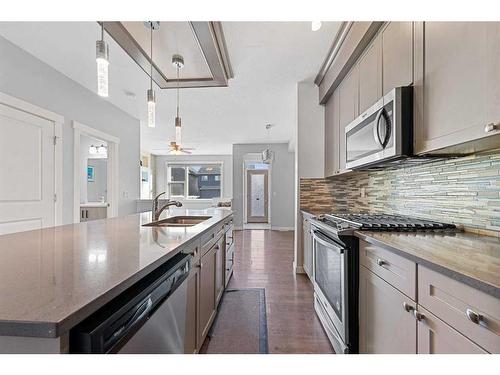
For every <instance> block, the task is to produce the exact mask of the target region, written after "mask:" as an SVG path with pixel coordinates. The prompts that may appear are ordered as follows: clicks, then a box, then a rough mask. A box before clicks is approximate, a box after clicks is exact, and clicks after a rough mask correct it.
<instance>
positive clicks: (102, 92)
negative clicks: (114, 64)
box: [96, 40, 109, 97]
mask: <svg viewBox="0 0 500 375" xmlns="http://www.w3.org/2000/svg"><path fill="white" fill-rule="evenodd" d="M96 62H97V94H98V95H99V96H102V97H108V95H109V93H108V66H109V48H108V44H107V43H106V42H105V41H104V40H98V41H97V42H96Z"/></svg>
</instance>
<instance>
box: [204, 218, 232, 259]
mask: <svg viewBox="0 0 500 375" xmlns="http://www.w3.org/2000/svg"><path fill="white" fill-rule="evenodd" d="M225 227H226V226H225V224H222V223H221V224H217V226H216V227H215V228H213V229H211V230H210V231H208V232H207V233H205V234H204V235H202V236H201V240H200V242H201V253H202V255H203V254H205V253H206V252H207V251H208V250H210V249H211V248H212V246H213V245H214V243H215V242H216V241H217V240H218V239H219V237H220V236H221V235H222V234H223V233H224V229H225Z"/></svg>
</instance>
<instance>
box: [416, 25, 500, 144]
mask: <svg viewBox="0 0 500 375" xmlns="http://www.w3.org/2000/svg"><path fill="white" fill-rule="evenodd" d="M416 37H417V36H416ZM419 37H421V38H423V48H424V51H425V53H424V54H423V64H422V68H423V78H424V79H423V93H422V95H423V98H422V100H423V117H422V122H421V123H420V122H419V123H417V126H418V128H417V129H416V144H415V152H416V153H424V152H432V151H436V150H439V149H443V148H449V147H452V146H456V145H459V144H464V143H466V142H470V141H477V140H479V139H481V138H486V137H489V136H491V135H494V134H499V133H500V130H493V131H491V132H486V131H485V126H486V124H487V123H489V122H491V121H490V118H491V119H493V118H497V117H499V115H500V109H499V107H498V102H499V100H500V99H499V98H500V96H499V89H498V83H499V81H500V78H499V77H498V74H496V76H495V71H496V72H498V69H499V68H498V57H499V52H498V49H499V48H500V47H499V44H500V33H499V32H498V25H494V24H489V23H487V22H426V23H425V24H424V31H423V33H422V35H421V36H419ZM495 55H496V57H495ZM492 80H493V81H495V82H492ZM418 100H419V98H417V101H418ZM495 100H496V101H497V103H496V105H495ZM497 121H499V120H498V119H497ZM498 138H500V137H498ZM494 146H495V145H494V144H493V145H492V144H491V142H490V145H489V148H491V147H494ZM498 146H500V139H499V140H498ZM480 149H481V146H480V143H475V144H474V143H469V148H468V149H467V151H468V152H474V151H479V150H480ZM457 150H458V149H457Z"/></svg>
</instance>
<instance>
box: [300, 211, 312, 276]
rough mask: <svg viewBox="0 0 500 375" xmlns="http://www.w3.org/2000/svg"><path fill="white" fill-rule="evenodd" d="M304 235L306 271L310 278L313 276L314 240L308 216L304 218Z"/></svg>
mask: <svg viewBox="0 0 500 375" xmlns="http://www.w3.org/2000/svg"><path fill="white" fill-rule="evenodd" d="M302 229H303V235H302V239H303V241H304V271H305V272H306V274H307V276H309V278H312V277H313V272H312V271H313V269H312V268H313V241H312V235H311V223H310V222H309V219H308V218H304V221H303V226H302Z"/></svg>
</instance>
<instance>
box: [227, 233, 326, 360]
mask: <svg viewBox="0 0 500 375" xmlns="http://www.w3.org/2000/svg"><path fill="white" fill-rule="evenodd" d="M235 241H236V243H235V245H236V246H235V265H234V274H233V277H232V279H231V281H230V283H229V285H228V287H229V288H265V290H266V309H267V327H268V338H269V352H270V353H333V350H332V348H331V346H330V342H329V341H328V338H327V336H326V334H325V332H324V331H323V328H322V327H321V323H320V322H319V319H318V317H317V316H316V313H315V312H314V307H313V287H312V284H311V282H310V281H309V279H308V278H307V276H305V275H297V274H295V273H294V272H293V270H292V262H293V232H291V231H287V232H282V231H271V230H244V231H235Z"/></svg>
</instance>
